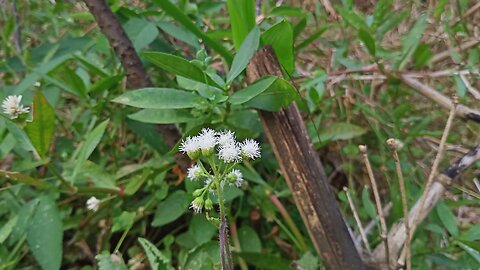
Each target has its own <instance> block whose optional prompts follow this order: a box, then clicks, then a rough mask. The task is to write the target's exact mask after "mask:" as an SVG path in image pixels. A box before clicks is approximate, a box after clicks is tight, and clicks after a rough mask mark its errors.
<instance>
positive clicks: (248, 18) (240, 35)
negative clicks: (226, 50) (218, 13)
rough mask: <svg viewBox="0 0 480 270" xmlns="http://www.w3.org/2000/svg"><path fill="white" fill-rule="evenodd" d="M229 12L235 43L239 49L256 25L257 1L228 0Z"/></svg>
mask: <svg viewBox="0 0 480 270" xmlns="http://www.w3.org/2000/svg"><path fill="white" fill-rule="evenodd" d="M227 8H228V13H229V15H230V24H231V28H232V36H233V44H234V46H235V48H236V49H237V50H238V49H239V48H240V46H241V44H242V42H243V40H244V39H245V37H246V36H247V35H248V33H249V32H250V30H252V28H253V27H254V26H255V1H253V0H227Z"/></svg>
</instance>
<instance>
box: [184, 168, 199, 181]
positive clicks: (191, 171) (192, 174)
mask: <svg viewBox="0 0 480 270" xmlns="http://www.w3.org/2000/svg"><path fill="white" fill-rule="evenodd" d="M187 173H188V174H187V177H188V178H189V179H190V180H192V181H195V180H198V179H199V178H200V176H201V175H202V168H200V166H198V164H196V165H193V166H192V167H190V168H188V170H187Z"/></svg>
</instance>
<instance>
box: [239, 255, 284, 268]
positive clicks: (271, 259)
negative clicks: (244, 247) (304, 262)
mask: <svg viewBox="0 0 480 270" xmlns="http://www.w3.org/2000/svg"><path fill="white" fill-rule="evenodd" d="M235 255H237V256H239V257H241V258H243V259H244V260H245V261H246V262H247V263H248V264H250V265H253V266H255V267H256V268H260V269H267V270H289V269H291V268H290V264H291V263H290V261H288V260H285V259H283V258H281V257H278V256H275V255H273V254H269V253H258V252H240V253H236V254H235Z"/></svg>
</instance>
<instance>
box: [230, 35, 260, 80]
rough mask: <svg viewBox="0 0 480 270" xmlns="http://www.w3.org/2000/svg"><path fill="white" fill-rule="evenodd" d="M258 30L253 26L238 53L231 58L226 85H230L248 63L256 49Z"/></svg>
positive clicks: (258, 40) (258, 37)
mask: <svg viewBox="0 0 480 270" xmlns="http://www.w3.org/2000/svg"><path fill="white" fill-rule="evenodd" d="M259 42H260V30H259V29H258V27H257V26H255V27H254V28H253V29H252V31H251V32H250V33H249V34H248V36H247V37H246V38H245V40H244V41H243V43H242V46H240V49H239V50H238V53H237V54H236V55H235V58H233V63H232V68H231V69H230V71H229V72H228V74H227V84H229V83H231V82H232V81H233V80H234V79H235V78H236V77H237V76H238V75H239V74H240V73H242V71H243V70H244V69H245V68H246V67H247V65H248V62H249V61H250V59H251V58H252V56H253V54H254V53H255V51H256V50H257V48H258V44H259Z"/></svg>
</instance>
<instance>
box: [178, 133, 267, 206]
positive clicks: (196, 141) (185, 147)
mask: <svg viewBox="0 0 480 270" xmlns="http://www.w3.org/2000/svg"><path fill="white" fill-rule="evenodd" d="M180 151H181V152H183V153H185V154H187V155H188V156H189V157H190V158H191V159H194V160H198V162H197V164H195V165H193V166H192V167H190V168H189V169H188V171H187V177H188V178H189V179H190V180H192V181H198V180H204V187H203V188H200V189H197V190H195V191H194V192H193V196H194V198H195V199H194V200H193V201H192V203H191V205H190V208H191V209H193V211H194V212H195V213H200V212H201V211H202V209H203V208H204V207H205V209H207V210H211V209H213V203H212V200H211V199H210V197H209V196H210V195H209V194H208V192H207V191H210V192H211V191H214V190H215V186H216V185H217V188H218V186H220V188H223V186H224V185H225V184H227V183H228V184H229V185H232V186H233V185H235V186H236V187H241V186H242V184H243V175H242V173H241V172H240V171H239V170H237V169H233V166H234V165H235V164H236V163H238V162H240V161H242V160H244V159H256V158H259V157H260V146H259V144H258V142H256V141H255V140H252V139H247V140H245V141H243V142H237V140H236V138H235V133H234V132H232V131H230V130H226V131H222V132H216V131H214V130H212V129H209V128H204V129H202V130H201V132H200V134H199V135H197V136H193V137H188V138H186V139H185V140H184V141H183V142H182V144H181V145H180ZM214 154H216V156H217V157H218V159H216V158H213V159H212V157H214ZM202 156H203V157H205V158H206V160H207V161H208V162H214V163H215V164H216V165H215V164H210V165H211V166H212V168H217V171H215V172H214V173H216V175H211V174H210V173H209V172H208V171H206V169H205V168H204V167H203V163H202V161H200V160H199V158H200V157H202ZM217 163H218V164H217ZM218 170H220V171H218ZM214 181H215V183H216V184H214ZM205 195H206V197H207V198H206V199H204V198H203V197H204V196H205Z"/></svg>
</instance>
